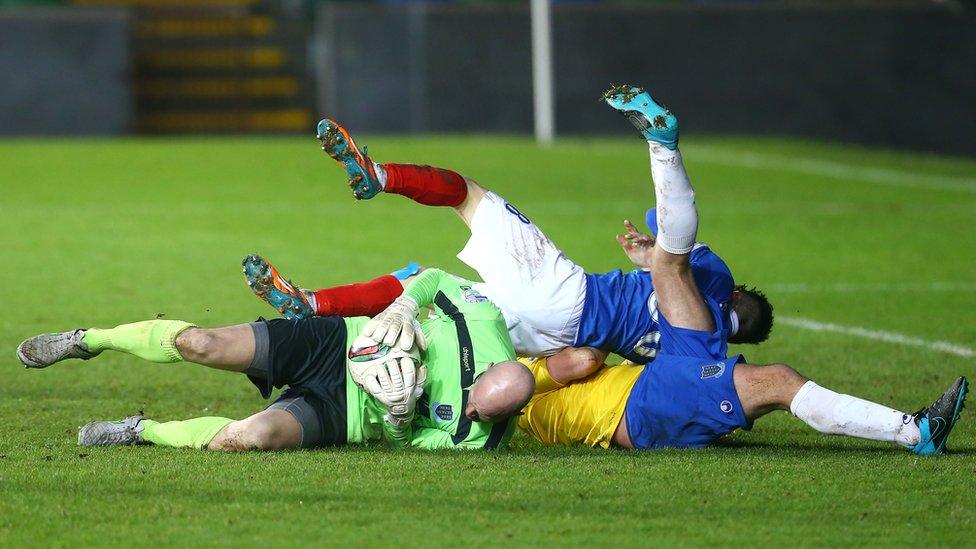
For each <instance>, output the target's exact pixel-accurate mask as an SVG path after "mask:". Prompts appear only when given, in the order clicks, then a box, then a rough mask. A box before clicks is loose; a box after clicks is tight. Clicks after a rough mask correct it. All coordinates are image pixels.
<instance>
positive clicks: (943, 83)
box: [313, 3, 976, 155]
mask: <svg viewBox="0 0 976 549" xmlns="http://www.w3.org/2000/svg"><path fill="white" fill-rule="evenodd" d="M973 28H976V12H974V11H965V10H963V11H960V10H958V9H955V8H954V7H953V6H951V5H946V4H934V3H918V4H912V3H909V4H904V3H898V4H883V3H879V4H877V5H872V4H861V3H858V4H855V5H851V6H845V5H833V4H831V5H822V6H817V5H808V4H803V5H800V6H775V7H769V6H761V5H754V6H738V7H725V6H704V7H703V6H699V7H682V6H674V7H654V6H648V7H643V6H629V5H624V6H614V5H583V6H573V5H556V6H554V8H553V40H554V54H555V79H556V82H555V87H556V90H557V97H556V119H557V121H556V127H557V131H558V132H559V133H560V134H581V133H603V132H606V133H610V132H620V131H626V130H625V129H621V125H620V124H619V121H618V120H617V119H616V118H615V117H611V116H609V115H608V113H607V112H606V110H605V109H601V108H597V107H596V100H597V98H598V96H599V94H600V92H602V91H603V90H604V89H606V88H607V87H608V86H609V85H610V83H611V82H613V83H621V82H639V83H642V84H646V85H648V86H650V87H651V88H652V90H653V91H654V92H655V94H656V95H658V96H659V97H660V98H661V99H663V100H664V101H665V102H666V103H667V104H668V105H669V106H670V107H671V108H673V109H674V110H675V112H677V113H679V114H680V115H681V118H682V127H683V129H685V130H687V131H692V132H713V133H736V134H785V135H798V136H808V137H815V138H823V139H830V140H841V141H849V142H857V143H864V144H870V145H881V146H893V147H906V148H914V149H922V150H932V151H940V152H947V153H958V154H970V155H974V154H976V140H974V139H972V136H973V135H974V134H976V101H974V100H973V98H974V97H976V72H974V71H973V70H972V68H973V67H976V33H973V31H972V29H973ZM316 29H317V30H316V37H315V40H314V45H315V47H314V49H313V52H314V53H313V55H314V63H313V66H314V70H315V71H316V73H317V80H318V86H319V87H318V108H319V110H320V111H321V112H328V113H331V114H332V115H334V116H337V117H339V118H341V119H343V120H346V121H348V123H349V124H351V125H352V126H353V127H356V128H359V129H364V130H369V131H383V132H409V131H434V132H440V131H479V132H526V133H527V132H531V130H532V112H531V109H532V78H531V73H530V70H531V59H530V56H529V51H530V36H529V18H528V10H527V8H525V7H524V6H498V5H494V6H444V5H408V6H388V5H362V4H346V3H339V4H336V3H328V4H323V5H321V7H320V10H319V13H318V16H317V23H316ZM363 29H369V32H363Z"/></svg>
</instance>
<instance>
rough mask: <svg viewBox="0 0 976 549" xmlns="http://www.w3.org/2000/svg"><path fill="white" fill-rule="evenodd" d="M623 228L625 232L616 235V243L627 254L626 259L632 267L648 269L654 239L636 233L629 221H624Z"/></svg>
mask: <svg viewBox="0 0 976 549" xmlns="http://www.w3.org/2000/svg"><path fill="white" fill-rule="evenodd" d="M624 228H625V229H626V230H627V232H626V233H625V234H618V235H617V243H618V244H620V247H621V248H623V250H624V253H625V254H627V258H628V259H630V260H631V261H632V262H633V263H634V265H636V266H637V267H640V268H641V269H650V268H651V257H652V255H653V250H654V242H655V240H654V237H653V236H651V235H649V234H644V233H642V232H640V231H638V230H637V227H635V226H634V224H633V223H631V222H630V221H624Z"/></svg>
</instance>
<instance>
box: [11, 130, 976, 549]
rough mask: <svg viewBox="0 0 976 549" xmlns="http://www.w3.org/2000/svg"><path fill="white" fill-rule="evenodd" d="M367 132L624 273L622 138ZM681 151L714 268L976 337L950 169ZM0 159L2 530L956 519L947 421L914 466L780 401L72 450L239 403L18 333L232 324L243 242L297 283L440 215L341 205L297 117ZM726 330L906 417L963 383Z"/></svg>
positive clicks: (247, 310)
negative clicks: (614, 444)
mask: <svg viewBox="0 0 976 549" xmlns="http://www.w3.org/2000/svg"><path fill="white" fill-rule="evenodd" d="M367 142H368V143H369V144H370V145H371V150H373V151H375V152H376V153H377V154H379V155H381V156H380V158H382V159H388V160H396V161H412V162H425V163H432V164H437V165H444V166H449V167H453V168H455V169H458V170H459V171H462V172H464V173H466V174H467V175H469V176H471V177H473V178H475V179H477V180H478V181H480V182H482V183H483V184H485V185H486V186H489V187H491V188H493V189H495V190H497V191H498V192H499V193H501V194H502V195H504V196H506V197H507V198H508V199H510V200H511V201H512V202H513V203H515V204H516V205H518V206H519V207H520V209H522V211H524V212H526V213H527V214H528V215H529V216H530V217H531V218H532V219H533V220H535V221H536V222H537V223H538V224H539V225H541V226H542V227H543V228H544V229H545V230H546V231H547V232H548V233H549V234H550V236H551V237H552V238H553V239H554V240H555V241H556V242H557V243H559V244H560V245H561V247H562V248H563V249H564V250H565V251H566V253H567V254H568V255H569V256H570V257H572V258H574V259H575V260H576V261H577V262H579V263H581V264H582V265H584V266H585V267H586V268H588V269H589V270H594V271H599V270H610V269H614V268H621V267H625V266H626V260H625V258H624V257H623V255H622V254H621V253H620V251H619V250H618V249H617V245H616V243H615V242H614V241H613V235H614V234H615V233H616V232H617V231H618V230H619V228H620V227H621V224H620V222H621V220H623V219H625V218H630V219H633V220H635V221H638V220H641V219H642V218H643V211H644V209H645V208H646V207H647V205H648V204H649V203H650V202H651V200H652V193H651V191H650V183H649V181H648V168H647V158H646V151H645V149H644V147H643V146H642V145H641V143H640V142H639V141H637V140H626V141H615V140H595V141H582V140H571V141H566V142H562V143H560V144H559V145H557V146H554V147H551V148H546V149H539V148H536V147H535V146H534V145H533V144H532V143H531V142H530V141H527V140H521V139H503V138H478V137H451V138H430V139H409V140H407V139H388V138H376V139H369V140H367ZM683 150H684V154H685V157H686V162H687V164H688V167H689V171H690V173H691V175H692V178H693V180H694V182H695V184H696V187H697V191H698V197H699V200H698V202H699V209H700V213H701V218H702V222H701V238H702V239H704V240H706V241H708V242H709V243H710V244H711V245H712V247H713V248H714V249H716V250H717V251H718V252H719V253H721V254H722V255H723V256H724V257H725V258H726V259H727V260H728V262H729V264H730V265H731V267H732V268H733V271H734V272H735V273H736V276H737V280H739V281H744V282H748V283H750V284H755V285H758V286H760V287H766V288H769V290H770V291H769V294H770V297H771V299H772V300H773V302H774V304H775V305H776V308H777V309H776V310H777V314H778V315H780V316H782V317H796V318H807V319H813V320H819V321H824V322H833V323H837V324H841V325H845V326H858V327H863V328H868V329H873V330H884V331H889V332H897V333H901V334H905V335H908V336H912V337H917V338H922V339H924V340H927V341H939V340H944V341H949V342H953V343H956V344H959V345H963V346H966V347H968V348H973V347H974V346H976V343H974V342H976V286H974V284H976V282H974V275H976V260H974V258H976V238H974V237H973V228H974V226H973V220H974V219H976V163H973V162H971V161H965V160H959V159H945V158H939V157H930V156H920V155H915V154H907V153H897V154H896V153H889V152H877V151H870V150H865V149H859V148H850V147H848V148H837V147H832V146H827V145H821V144H811V143H805V142H792V141H781V140H773V139H765V140H749V139H723V140H709V139H702V138H698V139H695V138H688V139H686V143H684V145H683ZM0 167H2V168H0V235H2V236H0V250H2V254H3V255H2V257H3V264H4V267H5V268H4V278H5V281H4V283H3V284H2V286H0V287H2V294H0V295H2V299H0V307H2V308H3V309H2V311H3V314H2V316H0V349H2V356H3V357H5V358H3V359H2V360H0V368H2V371H3V375H2V379H3V382H2V383H0V546H16V545H24V544H30V545H60V546H69V545H78V544H85V545H102V544H114V545H122V544H126V545H128V544H134V543H149V544H163V545H191V544H192V545H198V544H207V545H211V544H212V545H258V544H266V543H271V544H275V545H293V544H305V545H310V544H312V543H319V544H323V543H324V544H328V545H338V544H344V543H369V544H375V545H383V546H389V545H394V544H397V545H399V544H406V545H425V546H439V545H462V544H465V545H467V544H475V545H482V546H487V545H497V544H516V545H544V544H546V545H556V544H559V545H563V544H565V545H583V544H594V545H627V546H637V545H642V546H643V545H652V544H653V545H690V544H694V545H701V544H706V543H707V544H714V543H721V544H750V545H761V544H776V545H787V544H803V545H828V544H829V545H845V546H854V545H922V544H939V545H969V544H971V543H972V538H973V535H974V533H976V510H974V507H973V493H974V489H976V459H974V456H976V426H974V425H976V422H974V421H973V416H972V415H971V414H967V415H964V416H963V422H962V423H960V425H959V426H958V427H957V430H956V431H955V432H954V433H953V438H952V439H951V440H950V446H952V448H953V449H954V450H955V451H954V452H953V453H952V454H951V455H947V456H945V457H942V458H938V459H918V458H916V457H914V456H912V455H910V454H909V453H907V452H905V451H901V450H898V449H896V448H891V447H888V446H886V445H884V444H880V443H870V442H864V441H856V440H847V439H842V438H831V437H825V436H822V435H819V434H817V433H815V432H813V431H811V430H810V429H808V428H806V427H805V426H804V425H803V424H802V423H800V422H799V421H797V420H795V419H793V418H791V417H789V416H788V415H786V414H775V415H774V416H771V417H768V418H764V419H762V420H760V421H759V422H758V423H757V425H756V427H755V429H754V430H753V431H751V432H743V433H737V434H736V435H735V436H734V438H733V442H732V446H731V447H724V448H713V449H708V450H702V451H664V452H648V453H630V452H623V451H600V450H590V449H585V448H572V449H566V448H543V447H540V446H539V445H538V444H536V443H535V442H534V441H532V440H530V439H529V438H528V437H526V436H525V435H523V434H519V435H518V436H517V437H516V439H515V440H514V441H513V448H512V449H511V450H508V451H503V452H498V453H494V454H477V453H464V454H462V453H434V454H430V453H422V452H405V453H393V452H389V451H387V450H384V449H382V448H357V449H354V448H348V449H338V450H328V451H315V452H282V453H270V454H257V453H248V454H240V455H222V454H216V453H205V452H197V451H190V450H187V451H179V450H171V449H158V448H148V447H140V448H109V449H80V448H78V447H77V446H76V445H75V436H76V429H77V427H78V426H79V425H81V424H83V423H85V422H87V421H89V420H91V419H93V418H118V417H122V416H125V415H129V414H131V413H133V412H135V411H137V410H140V409H142V410H145V411H146V413H148V414H151V415H152V416H153V417H156V418H163V419H169V418H183V417H192V416H198V415H225V416H230V417H240V416H244V415H247V414H249V413H252V412H254V411H256V410H258V409H260V408H261V407H262V406H263V405H264V402H263V401H262V400H261V399H260V398H259V396H258V395H257V394H256V391H255V390H254V389H253V387H252V386H251V385H250V384H249V383H248V382H247V381H246V380H244V379H243V378H241V377H235V376H233V375H230V374H226V373H222V372H217V371H209V370H206V369H204V368H201V367H197V366H193V365H186V364H176V365H166V366H162V365H155V364H148V363H141V362H140V361H138V360H137V359H135V358H133V357H129V356H125V355H121V354H109V353H107V354H105V355H103V356H101V357H99V358H98V359H97V360H93V361H90V362H84V363H82V362H76V363H66V364H63V365H59V366H56V367H53V368H50V369H47V370H39V371H26V370H24V369H23V368H21V367H20V365H19V363H18V362H17V361H16V359H15V358H14V348H15V347H16V345H17V343H18V342H20V341H21V340H22V339H24V338H26V337H28V336H30V335H33V334H35V333H38V332H42V331H54V330H64V329H70V328H74V327H79V326H92V325H95V326H112V325H115V324H118V323H121V322H127V321H134V320H141V319H145V318H151V317H154V316H155V315H157V314H165V315H166V318H181V319H185V320H190V321H193V322H196V323H199V324H202V325H221V324H230V323H239V322H245V321H249V320H252V319H253V318H255V317H257V316H258V315H263V314H267V313H268V312H269V311H267V310H266V309H265V306H264V305H263V304H262V303H260V302H259V301H257V300H256V299H254V298H253V297H252V296H251V294H250V292H249V291H248V290H247V288H246V287H245V286H244V284H243V283H242V281H241V276H240V267H239V262H240V259H241V258H242V257H243V256H244V255H245V254H246V253H248V252H251V251H258V252H260V253H263V254H265V255H267V256H268V257H269V258H270V259H271V260H272V261H274V262H275V263H276V264H278V265H279V266H280V267H282V269H283V270H284V271H285V272H286V274H288V275H289V276H291V277H292V278H293V279H294V280H296V281H298V282H300V283H303V284H307V285H319V284H321V285H325V284H333V283H345V282H351V281H355V280H359V279H362V278H364V277H367V276H372V275H375V274H378V273H383V272H389V271H390V270H392V269H393V268H395V267H398V266H400V265H402V264H404V263H406V262H407V261H409V260H411V259H415V260H418V261H420V262H422V263H424V264H427V265H437V266H441V267H444V268H446V269H448V270H453V271H455V272H459V273H460V274H464V275H468V276H473V273H472V272H471V271H470V270H469V269H467V268H466V267H464V266H463V265H461V264H460V263H459V262H458V261H457V260H456V259H455V258H454V254H455V253H456V252H457V251H458V250H459V249H460V247H461V246H462V244H463V243H464V241H465V236H466V231H465V230H464V229H463V226H462V225H461V223H460V222H459V221H458V220H457V219H456V218H455V216H454V214H453V213H452V212H450V211H449V210H445V209H433V208H420V207H417V206H415V205H413V204H411V203H409V202H408V201H406V200H404V199H402V198H399V197H386V196H383V197H380V198H378V199H376V200H373V201H371V202H367V203H356V202H354V201H353V200H352V199H351V198H350V196H349V192H348V189H346V188H345V186H344V184H343V183H342V180H343V178H342V175H341V172H340V171H339V170H338V168H336V167H335V166H334V165H333V164H332V162H331V161H330V160H328V159H327V158H326V157H325V156H324V155H322V154H321V153H318V152H317V147H316V143H315V141H314V140H309V139H193V140H178V141H174V140H148V139H147V140H122V141H6V142H0ZM933 282H938V283H948V284H949V286H933V285H932V283H933ZM841 283H843V284H850V285H852V286H843V287H839V288H838V287H837V286H836V285H837V284H841ZM845 288H846V289H845ZM851 288H853V289H854V290H855V291H851ZM738 350H739V351H741V352H744V353H746V354H747V356H748V358H749V359H750V360H751V361H753V362H774V361H775V362H787V363H790V364H791V365H793V366H794V367H796V368H797V369H799V370H800V371H801V372H803V373H805V374H806V375H808V376H811V377H813V378H814V379H816V380H818V381H819V382H820V383H821V384H823V385H826V386H829V387H832V388H835V389H837V390H841V391H845V392H850V393H854V394H857V395H860V396H863V397H865V398H870V399H874V400H878V401H882V402H885V403H888V404H890V405H892V406H895V407H898V408H900V409H903V410H907V411H914V410H915V409H917V408H919V407H921V406H922V405H925V404H927V403H929V402H930V401H931V400H933V399H934V398H935V397H936V396H937V395H938V394H940V393H941V392H942V391H943V390H944V389H945V388H946V387H947V386H948V385H949V383H950V382H951V380H952V379H953V378H954V377H955V376H957V375H959V374H965V375H968V376H970V377H971V378H976V359H973V358H964V357H959V356H955V355H952V354H948V353H944V352H938V351H933V350H930V349H926V348H923V347H913V346H906V345H898V344H891V343H884V342H880V341H874V340H870V339H866V338H863V337H857V336H852V335H844V334H830V333H817V332H810V331H805V330H803V329H801V328H797V327H793V326H789V325H786V324H782V325H780V326H778V327H777V329H776V330H774V335H773V337H772V338H771V339H770V341H769V342H768V343H767V344H765V345H763V346H762V347H760V348H745V349H738Z"/></svg>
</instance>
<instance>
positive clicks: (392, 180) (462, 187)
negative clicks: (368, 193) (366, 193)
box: [383, 164, 468, 207]
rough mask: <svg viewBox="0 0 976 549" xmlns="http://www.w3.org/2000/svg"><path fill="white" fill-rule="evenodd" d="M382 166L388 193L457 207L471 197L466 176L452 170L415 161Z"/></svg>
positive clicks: (434, 204) (430, 204)
mask: <svg viewBox="0 0 976 549" xmlns="http://www.w3.org/2000/svg"><path fill="white" fill-rule="evenodd" d="M383 168H384V169H385V170H386V187H385V189H384V190H385V191H386V192H388V193H395V194H402V195H403V196H405V197H407V198H409V199H411V200H414V201H416V202H420V203H421V204H425V205H427V206H452V207H453V206H458V205H460V204H461V203H462V202H464V199H465V198H467V196H468V186H467V185H466V184H465V183H464V178H463V177H461V174H459V173H457V172H452V171H451V170H444V169H441V168H432V167H430V166H417V165H415V164H383Z"/></svg>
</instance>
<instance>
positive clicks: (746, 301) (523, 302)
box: [248, 119, 773, 364]
mask: <svg viewBox="0 0 976 549" xmlns="http://www.w3.org/2000/svg"><path fill="white" fill-rule="evenodd" d="M319 138H320V139H321V141H322V145H323V149H324V150H325V151H326V152H328V153H329V154H330V155H331V156H332V157H333V158H335V159H336V160H337V161H338V162H339V163H340V164H342V165H343V167H344V168H345V170H346V172H347V174H348V175H349V179H350V183H351V185H352V187H353V189H354V194H355V196H356V197H357V198H371V197H373V196H375V195H376V194H377V193H379V192H380V191H384V192H387V193H396V194H401V195H404V196H407V197H409V198H411V199H413V200H415V201H417V202H419V203H421V204H426V205H442V206H451V207H453V208H454V209H455V211H457V213H458V214H459V215H460V216H461V218H462V219H463V220H464V221H465V223H466V224H467V225H468V226H469V227H470V229H471V238H470V240H469V241H468V243H467V245H466V246H465V248H464V249H463V250H462V251H461V252H460V253H459V254H458V257H459V258H460V259H461V260H462V261H464V262H465V263H467V264H468V265H470V266H471V267H472V268H474V269H475V270H476V271H478V273H479V274H480V275H481V278H482V280H484V283H483V284H480V285H478V287H477V288H476V289H477V291H479V292H480V293H482V294H483V295H486V296H487V297H488V298H489V299H491V300H492V301H493V302H494V303H496V304H497V305H498V306H499V307H500V308H501V309H502V311H503V312H504V315H505V318H506V321H507V324H508V327H509V334H510V335H511V337H512V341H513V343H514V345H515V349H516V351H517V352H518V353H519V354H520V355H521V356H547V355H551V354H553V353H555V352H557V351H559V350H560V349H562V348H565V347H573V346H576V347H579V346H587V347H592V348H597V349H600V350H602V351H603V352H607V353H609V352H613V353H617V354H619V355H621V356H623V357H625V358H627V359H628V360H631V361H633V362H635V363H641V364H643V363H646V362H648V361H649V360H651V359H653V358H654V355H655V354H656V352H657V350H658V349H659V348H660V345H661V342H660V338H661V332H660V328H659V325H658V324H659V323H658V318H657V316H658V315H657V308H656V298H655V295H654V284H653V282H652V277H651V275H650V273H649V272H647V271H646V270H645V269H646V267H648V265H645V264H641V263H640V262H639V258H640V257H641V256H642V255H646V253H645V254H642V253H641V251H640V249H639V246H636V244H638V243H640V240H639V239H638V240H635V239H634V238H633V237H634V235H635V233H636V229H634V228H633V226H632V225H629V224H628V229H629V231H628V236H629V237H631V238H630V240H628V238H627V237H626V236H622V237H619V240H620V241H621V244H622V245H623V246H624V249H625V251H627V252H628V255H629V256H630V257H631V258H632V259H634V260H635V261H638V266H639V267H644V268H645V269H638V270H634V271H631V272H628V273H624V272H622V271H619V270H618V271H613V272H610V273H604V274H587V273H586V272H584V270H583V269H582V268H581V267H579V266H578V265H576V264H575V263H573V262H572V261H570V260H569V259H568V258H567V257H566V256H565V255H564V254H563V253H562V252H561V251H560V250H559V249H558V248H557V247H556V246H555V244H553V242H552V241H551V240H550V239H549V238H548V237H547V236H546V235H545V234H544V233H543V232H542V231H541V230H540V229H539V227H538V226H536V225H535V224H534V223H532V222H531V221H530V220H529V219H528V218H527V217H526V216H525V215H524V214H523V213H522V212H520V211H519V210H518V209H517V208H516V207H515V206H513V205H512V204H511V203H509V202H507V201H506V200H504V199H503V198H502V197H500V196H498V195H497V194H495V193H493V192H491V191H489V190H487V189H485V188H483V187H481V186H480V185H478V184H477V183H475V182H474V181H472V180H470V179H467V178H465V177H463V176H461V175H459V174H457V173H455V172H452V171H450V170H444V169H440V168H431V167H429V166H415V165H406V164H382V165H380V164H376V163H374V162H373V161H372V160H371V159H370V158H369V157H367V156H366V155H365V154H364V153H363V152H362V151H360V150H359V148H358V147H356V145H355V143H354V142H353V140H352V138H351V137H350V136H349V133H348V132H347V131H346V130H345V128H343V127H342V126H340V125H339V124H338V123H336V122H334V121H332V120H329V119H325V120H323V121H322V122H320V123H319ZM654 216H655V211H654V210H651V211H650V212H648V221H649V226H651V227H652V228H653V227H656V226H657V224H656V223H655V222H654V221H653V220H654ZM647 238H649V237H647ZM644 244H645V248H646V242H644ZM690 264H691V268H692V271H693V272H694V275H695V279H696V282H697V283H698V285H699V287H700V288H701V289H702V292H703V294H704V297H705V298H706V299H708V300H709V302H710V303H712V304H714V306H715V307H717V308H718V309H720V310H721V312H722V315H721V332H722V345H723V350H724V345H725V341H726V340H729V341H732V342H736V343H759V342H761V341H763V340H765V339H766V338H767V337H768V335H769V331H770V329H771V327H772V321H773V317H772V307H771V306H770V305H769V303H768V301H767V300H766V299H765V296H763V295H762V294H761V293H760V292H757V291H753V290H748V289H746V288H744V287H742V286H736V285H735V283H734V281H733V278H732V273H731V272H730V271H729V268H728V266H727V265H726V264H725V262H724V261H723V260H722V259H721V258H720V257H718V256H717V255H716V254H715V253H714V252H712V251H711V250H710V249H709V248H708V247H707V246H705V245H703V244H698V245H696V246H695V249H694V250H693V251H692V253H691V262H690ZM263 272H266V273H267V276H269V277H271V278H273V279H275V280H280V281H281V283H280V284H274V285H272V286H271V290H272V291H270V292H268V291H265V290H264V289H262V288H266V287H268V285H261V284H255V280H251V279H249V281H248V282H249V283H250V284H251V287H252V288H258V289H257V290H256V293H258V295H259V297H261V298H262V299H265V300H266V301H268V302H269V303H271V304H272V305H273V306H275V308H277V309H279V310H280V311H281V312H282V313H283V314H284V315H285V316H286V317H292V318H302V317H304V316H308V315H311V314H338V315H343V316H345V315H348V314H369V311H364V310H361V309H355V310H349V311H347V310H344V307H343V305H344V304H346V303H348V302H349V301H350V300H349V299H335V300H332V301H335V302H336V303H337V304H338V305H339V306H338V307H329V306H323V301H329V300H330V298H329V296H330V295H333V296H334V295H337V293H338V294H341V293H343V292H341V291H340V290H341V289H340V288H336V289H326V290H319V291H317V292H308V291H301V290H299V289H298V288H296V287H294V286H293V285H292V284H290V283H289V282H288V281H286V280H284V279H283V277H281V276H280V275H279V274H278V272H277V270H276V269H274V268H273V267H272V266H271V265H267V267H266V269H264V271H263ZM411 274H414V273H413V272H408V273H407V277H409V276H410V275H411ZM387 278H388V277H381V278H378V279H376V280H374V281H371V282H368V283H365V284H364V285H357V287H356V292H357V294H358V295H359V296H367V297H363V298H362V299H364V300H365V301H370V299H369V298H368V296H369V295H370V294H371V293H372V292H374V291H375V292H376V295H379V296H381V297H382V296H388V297H387V299H389V300H392V299H393V297H395V295H391V294H390V293H389V290H390V285H389V284H387V283H384V282H383V281H384V280H385V279H387ZM406 280H408V278H406V279H405V280H404V282H405V281H406ZM275 288H280V290H278V291H275ZM374 289H375V290H374ZM387 303H388V302H386V303H377V305H378V306H385V305H386V304H387Z"/></svg>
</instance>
